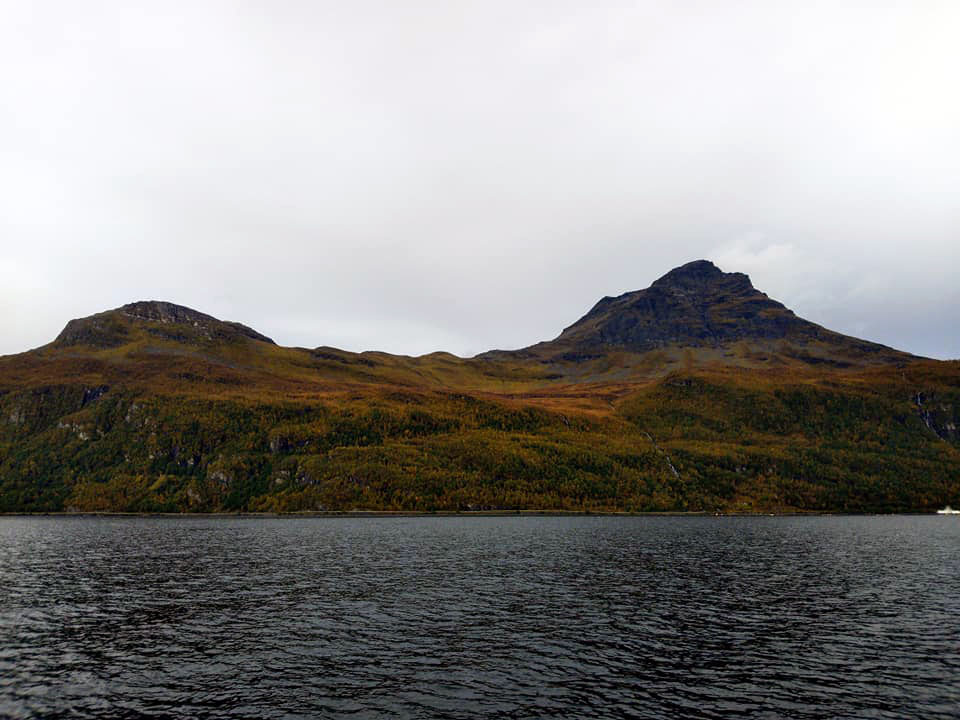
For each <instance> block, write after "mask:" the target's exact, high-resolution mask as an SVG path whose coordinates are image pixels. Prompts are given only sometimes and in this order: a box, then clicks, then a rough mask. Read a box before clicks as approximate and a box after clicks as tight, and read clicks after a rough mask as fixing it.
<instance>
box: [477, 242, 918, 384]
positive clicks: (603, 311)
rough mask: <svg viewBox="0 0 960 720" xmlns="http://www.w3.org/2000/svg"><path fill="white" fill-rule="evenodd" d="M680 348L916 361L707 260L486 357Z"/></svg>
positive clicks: (567, 357)
mask: <svg viewBox="0 0 960 720" xmlns="http://www.w3.org/2000/svg"><path fill="white" fill-rule="evenodd" d="M677 348H684V349H685V350H687V351H693V354H694V356H696V355H699V356H700V357H701V358H710V357H715V356H716V352H715V351H717V350H726V351H729V350H731V349H734V348H740V349H741V352H739V353H731V352H727V353H726V354H724V356H723V357H724V361H723V363H724V364H726V365H731V364H737V362H738V361H739V362H740V363H741V364H747V365H750V364H752V363H750V362H749V360H750V357H749V356H750V354H751V353H752V354H753V355H755V356H760V357H763V356H764V355H769V354H770V353H773V354H775V355H778V356H779V360H780V361H781V362H786V361H789V360H790V359H796V360H800V361H805V362H808V363H813V364H816V363H822V364H833V365H840V366H851V365H867V364H875V363H897V362H904V361H907V360H910V359H911V358H912V356H910V355H909V354H908V353H903V352H899V351H897V350H893V349H892V348H888V347H885V346H883V345H878V344H876V343H871V342H867V341H865V340H859V339H857V338H852V337H848V336H846V335H841V334H840V333H835V332H832V331H830V330H827V329H826V328H823V327H821V326H819V325H816V324H814V323H812V322H809V321H808V320H804V319H802V318H799V317H797V316H796V315H795V314H794V313H793V312H792V311H791V310H789V309H788V308H786V307H785V306H784V305H783V304H781V303H779V302H777V301H776V300H772V299H770V298H769V297H768V296H767V295H766V294H765V293H762V292H760V291H759V290H757V289H756V288H754V287H753V284H752V283H751V282H750V278H749V277H747V276H746V275H744V274H743V273H725V272H723V271H721V270H720V269H719V268H717V267H716V266H715V265H714V264H713V263H711V262H709V261H707V260H696V261H694V262H691V263H688V264H686V265H683V266H681V267H678V268H675V269H673V270H671V271H670V272H669V273H667V274H666V275H664V276H663V277H661V278H660V279H659V280H657V281H656V282H654V283H653V284H652V285H651V286H650V287H649V288H646V289H644V290H637V291H634V292H628V293H625V294H623V295H620V296H619V297H605V298H603V299H602V300H600V301H599V302H598V303H597V304H596V305H594V307H593V308H592V309H591V310H590V312H588V313H587V314H586V315H584V316H583V317H582V318H580V320H578V321H577V322H576V323H574V324H573V325H571V326H570V327H568V328H566V329H565V330H564V331H563V332H562V333H561V334H560V336H559V337H557V338H556V339H555V340H551V341H548V342H542V343H538V344H536V345H533V346H531V347H529V348H525V349H523V350H518V351H514V352H512V353H511V352H509V351H507V352H504V351H494V353H487V354H485V355H484V356H483V357H488V358H494V357H501V358H506V357H511V356H513V357H527V358H538V359H540V360H541V361H546V362H551V361H553V362H557V361H559V362H563V361H572V362H576V363H580V362H583V361H585V360H590V359H593V358H596V357H602V356H604V355H608V354H610V353H611V352H618V351H619V352H625V353H630V354H644V353H649V352H653V351H669V350H671V349H673V350H676V349H677ZM688 354H690V353H689V352H688ZM754 359H756V358H754Z"/></svg>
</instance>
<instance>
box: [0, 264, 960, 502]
mask: <svg viewBox="0 0 960 720" xmlns="http://www.w3.org/2000/svg"><path fill="white" fill-rule="evenodd" d="M958 427H960V364H958V363H949V362H937V361H931V360H924V359H921V358H916V357H913V356H911V355H909V354H907V353H902V352H899V351H896V350H892V349H890V348H886V347H884V346H881V345H876V344H873V343H869V342H867V341H863V340H858V339H855V338H850V337H847V336H844V335H840V334H838V333H834V332H832V331H829V330H827V329H825V328H822V327H820V326H818V325H815V324H813V323H810V322H807V321H805V320H803V319H801V318H798V317H796V316H795V315H794V314H793V313H792V312H790V311H789V310H788V309H787V308H785V307H784V306H783V305H781V304H780V303H777V302H776V301H773V300H771V299H769V298H768V297H767V296H766V295H764V294H763V293H761V292H759V291H757V290H756V289H754V288H753V286H752V284H751V283H750V281H749V279H748V278H747V277H746V276H745V275H742V274H738V273H723V272H721V271H720V270H719V269H717V268H716V267H715V266H713V265H712V264H711V263H708V262H705V261H697V262H695V263H690V264H688V265H685V266H682V267H680V268H677V269H676V270H674V271H671V272H670V273H668V274H667V275H665V276H664V277H663V278H661V279H660V280H658V281H657V282H655V283H654V284H653V285H652V286H651V287H650V288H648V289H646V290H640V291H636V292H632V293H626V294H625V295H622V296H620V297H617V298H604V299H603V300H601V301H600V302H599V303H597V305H596V306H595V307H594V308H593V309H592V310H591V311H590V312H589V313H587V314H586V315H585V316H584V317H583V318H582V319H581V320H579V321H578V322H576V323H574V324H573V325H571V326H570V327H569V328H567V329H566V330H564V332H563V333H562V334H561V335H560V336H559V337H558V338H557V339H555V340H553V341H549V342H544V343H539V344H537V345H534V346H531V347H529V348H526V349H524V350H518V351H491V352H489V353H485V354H483V355H481V356H478V357H476V358H470V359H465V358H458V357H456V356H453V355H450V354H448V353H432V354H430V355H426V356H423V357H417V358H411V357H404V356H396V355H390V354H387V353H378V352H367V353H351V352H346V351H343V350H338V349H335V348H329V347H318V348H313V349H306V348H285V347H280V346H278V345H276V344H275V343H273V341H272V340H270V339H269V338H268V337H266V336H265V335H262V334H261V333H259V332H257V331H255V330H252V329H251V328H248V327H246V326H244V325H240V324H239V323H230V322H224V321H220V320H217V319H216V318H213V317H211V316H209V315H206V314H204V313H200V312H198V311H195V310H191V309H189V308H185V307H182V306H177V305H174V304H171V303H163V302H157V301H147V302H138V303H131V304H129V305H125V306H123V307H121V308H118V309H116V310H112V311H107V312H105V313H99V314H97V315H94V316H91V317H89V318H83V319H78V320H72V321H70V322H69V323H68V324H67V326H66V327H65V328H64V330H63V332H61V333H60V335H59V336H58V337H57V338H56V339H55V340H54V341H53V342H51V343H50V344H49V345H46V346H44V347H42V348H38V349H37V350H34V351H30V352H27V353H22V354H20V355H14V356H8V357H2V358H0V511H50V510H63V509H79V510H131V511H156V510H165V511H200V510H202V511H228V510H279V511H289V510H308V509H309V510H315V509H354V508H363V509H392V510H401V509H406V510H429V509H453V510H456V509H464V510H466V509H489V508H527V509H544V508H547V509H580V510H709V511H715V510H720V511H728V510H757V511H773V510H777V511H782V510H883V511H892V510H921V509H931V508H933V507H934V506H937V505H943V504H946V503H953V504H954V505H957V504H960V434H958V431H957V428H958Z"/></svg>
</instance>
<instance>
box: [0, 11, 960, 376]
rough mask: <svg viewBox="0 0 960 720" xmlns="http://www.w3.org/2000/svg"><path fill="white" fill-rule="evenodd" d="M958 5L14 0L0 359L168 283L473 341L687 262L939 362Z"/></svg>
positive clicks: (950, 300) (9, 34)
mask: <svg viewBox="0 0 960 720" xmlns="http://www.w3.org/2000/svg"><path fill="white" fill-rule="evenodd" d="M958 38H960V3H958V2H957V1H956V0H946V1H945V2H924V1H923V0H904V1H903V2H882V1H881V0H872V1H868V2H845V1H844V0H829V1H827V2H817V1H815V0H797V1H796V2H776V1H774V0H759V1H758V2H723V1H722V0H721V1H718V0H710V1H707V2H678V1H675V0H673V1H670V2H667V1H661V2H606V1H604V0H599V1H598V0H591V1H589V2H587V1H583V2H563V1H562V0H559V1H558V0H551V1H550V2H538V1H531V0H525V1H524V2H517V1H516V0H510V1H505V0H471V1H469V2H457V1H456V0H430V1H427V2H393V1H389V0H376V1H374V0H339V1H338V2H323V1H322V0H310V1H307V0H302V1H293V0H264V1H262V2H243V1H242V0H225V1H223V2H215V1H213V0H191V1H190V2H177V1H175V0H162V1H158V2H153V3H144V2H137V1H136V0H123V1H119V0H117V1H103V2H98V1H97V0H86V1H85V2H76V0H63V1H61V2H52V1H50V0H7V1H6V2H3V3H0V247H2V254H0V353H13V352H19V351H22V350H25V349H27V348H30V347H35V346H37V345H41V344H43V343H46V342H48V341H50V340H51V339H52V338H53V337H54V336H55V335H56V334H57V333H58V332H59V331H60V329H61V328H62V327H63V325H64V324H65V323H66V322H67V321H68V320H69V319H71V318H74V317H82V316H85V315H89V314H92V313H95V312H99V311H101V310H105V309H109V308H113V307H117V306H119V305H122V304H124V303H126V302H130V301H133V300H139V299H163V300H170V301H173V302H177V303H180V304H183V305H188V306H191V307H194V308H196V309H198V310H202V311H204V312H208V313H211V314H213V315H216V316H218V317H221V318H224V319H230V320H238V321H240V322H244V323H246V324H248V325H251V326H253V327H255V328H256V329H258V330H260V331H261V332H263V333H266V334H268V335H270V336H272V337H273V338H274V339H275V340H277V341H278V342H280V343H281V344H285V345H301V346H307V347H314V346H317V345H333V346H338V347H343V348H347V349H351V350H366V349H382V350H388V351H391V352H398V353H405V354H420V353H425V352H429V351H432V350H438V349H445V350H450V351H452V352H455V353H457V354H461V355H472V354H475V353H477V352H481V351H484V350H487V349H490V348H513V347H520V346H524V345H528V344H531V343H533V342H536V341H538V340H543V339H549V338H552V337H555V336H556V335H557V334H558V333H559V332H560V330H561V329H562V328H563V327H565V326H566V325H569V324H571V323H572V322H574V321H575V320H576V319H577V318H579V317H580V316H581V315H583V314H584V313H585V312H586V311H587V310H588V309H589V308H590V306H592V305H593V303H594V302H596V300H598V299H599V298H600V297H602V296H604V295H615V294H619V293H622V292H625V291H627V290H634V289H638V288H642V287H646V286H647V285H649V284H650V282H651V281H653V280H655V279H656V278H657V277H659V276H660V275H662V274H664V273H665V272H667V271H668V270H670V269H671V268H672V267H674V266H677V265H680V264H682V263H684V262H687V261H689V260H693V259H698V258H708V259H711V260H713V261H714V262H716V263H717V264H718V265H719V266H720V267H721V268H723V269H724V270H727V271H742V272H747V273H749V274H750V275H751V277H752V279H753V281H754V285H756V286H757V287H758V288H760V289H761V290H763V291H765V292H767V293H768V294H769V295H770V296H772V297H774V298H777V299H779V300H781V301H783V302H784V303H786V304H787V305H788V306H790V307H791V308H793V309H794V310H795V311H796V312H797V313H798V314H800V315H802V316H804V317H806V318H808V319H811V320H814V321H815V322H818V323H821V324H823V325H826V326H828V327H830V328H832V329H835V330H839V331H841V332H846V333H850V334H854V335H858V336H861V337H865V338H868V339H871V340H875V341H879V342H883V343H886V344H889V345H893V346H895V347H898V348H902V349H905V350H909V351H912V352H915V353H919V354H924V355H930V356H934V357H942V358H947V357H960V322H958V309H960V278H958V271H960V92H958V90H957V83H958V76H960V41H958Z"/></svg>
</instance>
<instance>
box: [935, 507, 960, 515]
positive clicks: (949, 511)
mask: <svg viewBox="0 0 960 720" xmlns="http://www.w3.org/2000/svg"><path fill="white" fill-rule="evenodd" d="M937 515H960V510H954V509H953V508H952V507H950V506H949V505H947V506H946V507H945V508H944V509H943V510H937Z"/></svg>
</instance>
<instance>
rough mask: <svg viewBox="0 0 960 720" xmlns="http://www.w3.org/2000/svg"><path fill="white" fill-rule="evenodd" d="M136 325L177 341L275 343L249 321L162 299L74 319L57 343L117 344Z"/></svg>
mask: <svg viewBox="0 0 960 720" xmlns="http://www.w3.org/2000/svg"><path fill="white" fill-rule="evenodd" d="M133 326H140V327H142V328H143V329H144V330H146V332H147V333H148V334H150V335H153V336H155V337H158V338H163V339H166V340H174V341H178V342H186V343H190V342H204V341H222V342H223V341H225V342H229V341H233V340H238V339H240V338H249V339H251V340H259V341H261V342H267V343H271V344H275V343H274V342H273V340H271V339H270V338H268V337H267V336H266V335H263V334H261V333H258V332H257V331H256V330H254V329H253V328H249V327H247V326H246V325H242V324H240V323H237V322H229V321H225V320H218V319H217V318H215V317H213V316H212V315H207V314H206V313H202V312H199V311H198V310H193V309H191V308H188V307H185V306H183V305H176V304H174V303H171V302H164V301H161V300H141V301H138V302H133V303H128V304H126V305H123V306H122V307H119V308H117V309H116V310H108V311H107V312H103V313H98V314H96V315H91V316H89V317H85V318H79V319H76V320H71V321H70V322H68V323H67V325H66V327H64V329H63V331H62V332H61V333H60V335H58V336H57V339H56V340H55V341H54V344H55V345H57V346H59V347H68V346H72V345H90V346H92V347H104V348H105V347H115V346H117V345H121V344H123V343H124V342H127V341H128V340H129V338H130V333H131V328H132V327H133Z"/></svg>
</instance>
